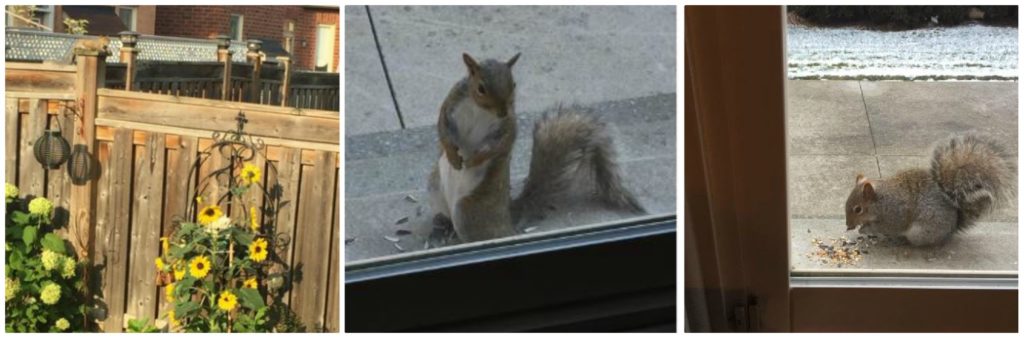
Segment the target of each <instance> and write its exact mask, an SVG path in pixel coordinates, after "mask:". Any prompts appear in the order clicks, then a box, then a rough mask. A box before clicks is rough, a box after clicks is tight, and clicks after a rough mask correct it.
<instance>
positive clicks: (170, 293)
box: [164, 283, 174, 302]
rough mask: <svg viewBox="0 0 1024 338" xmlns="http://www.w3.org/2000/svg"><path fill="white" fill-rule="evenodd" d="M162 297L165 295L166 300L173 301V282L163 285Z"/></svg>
mask: <svg viewBox="0 0 1024 338" xmlns="http://www.w3.org/2000/svg"><path fill="white" fill-rule="evenodd" d="M164 297H167V301H168V302H173V301H174V283H171V284H167V286H165V287H164Z"/></svg>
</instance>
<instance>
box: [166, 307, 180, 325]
mask: <svg viewBox="0 0 1024 338" xmlns="http://www.w3.org/2000/svg"><path fill="white" fill-rule="evenodd" d="M167 321H169V322H171V325H174V326H178V325H181V321H179V320H178V318H175V317H174V310H170V311H167Z"/></svg>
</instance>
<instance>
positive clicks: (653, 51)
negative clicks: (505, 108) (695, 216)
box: [345, 6, 676, 262]
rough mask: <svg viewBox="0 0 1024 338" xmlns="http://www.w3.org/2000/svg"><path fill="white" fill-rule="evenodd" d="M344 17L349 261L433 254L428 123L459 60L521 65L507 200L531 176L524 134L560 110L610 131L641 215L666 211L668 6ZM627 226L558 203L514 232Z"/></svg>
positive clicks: (369, 12) (428, 10) (589, 209)
mask: <svg viewBox="0 0 1024 338" xmlns="http://www.w3.org/2000/svg"><path fill="white" fill-rule="evenodd" d="M345 13H346V18H345V28H346V29H345V39H346V45H345V48H346V49H345V53H346V56H345V59H346V60H345V61H346V64H345V76H346V81H345V100H346V103H345V132H346V136H345V137H346V147H345V148H346V149H345V168H346V181H345V182H346V183H345V185H346V186H345V199H346V207H345V236H346V240H345V243H346V244H345V260H346V261H347V262H353V261H358V260H363V259H369V258H375V257H381V256H388V255H393V254H398V253H401V252H410V251H416V250H423V249H424V248H425V245H438V244H442V243H440V242H438V241H436V238H434V239H431V238H430V235H431V232H432V231H433V225H432V224H431V219H432V217H433V213H432V212H431V210H430V207H429V205H428V203H427V199H426V182H427V175H428V174H429V172H430V169H431V166H432V164H433V163H434V162H435V161H436V160H437V156H438V151H437V144H436V142H437V135H436V130H435V128H434V124H435V123H436V119H437V111H438V109H440V105H441V102H442V101H443V100H444V97H445V96H446V95H447V93H448V90H449V89H450V88H451V86H452V85H453V84H454V83H455V82H456V81H457V80H458V79H459V78H461V77H462V76H464V75H465V72H466V70H465V66H464V64H463V63H462V59H461V54H462V53H463V52H469V53H470V54H472V55H473V56H475V57H477V58H478V59H484V58H497V59H507V58H509V57H511V56H512V55H514V54H515V53H517V52H522V53H523V54H522V57H521V58H520V59H519V62H517V63H516V65H515V68H514V69H513V71H514V76H515V79H516V82H517V85H518V86H517V96H516V108H517V112H518V118H519V130H518V138H517V140H516V144H515V148H514V152H513V154H512V159H513V161H512V176H513V178H512V181H513V186H512V189H513V193H514V194H515V193H518V190H519V189H520V188H521V182H522V180H523V178H524V176H525V175H526V171H527V168H528V165H529V158H530V147H531V142H532V138H531V134H532V128H533V122H534V121H536V120H537V119H539V118H540V117H541V116H542V115H543V114H544V113H550V112H552V111H553V110H554V108H555V107H558V106H559V105H565V106H567V107H568V106H573V107H575V109H578V110H581V111H584V112H586V113H588V114H591V115H595V116H597V117H598V118H600V119H601V120H602V121H604V122H606V123H607V124H608V125H609V128H610V130H611V133H612V136H613V138H614V140H615V145H616V148H617V150H618V153H619V163H620V166H621V167H622V170H623V176H624V179H625V181H626V183H627V186H628V187H629V188H631V189H632V190H633V191H634V192H635V193H636V194H637V195H638V198H639V199H640V202H641V203H642V204H643V205H644V206H645V207H646V208H647V209H648V210H649V211H650V212H651V213H652V214H662V213H674V212H675V210H676V203H675V184H676V181H675V165H676V162H675V157H676V156H675V154H676V150H675V143H676V141H675V140H676V139H675V137H676V136H675V124H676V123H675V121H676V120H675V118H676V111H675V107H676V95H675V92H676V88H675V83H676V80H675V79H676V78H675V76H676V68H675V67H676V65H675V59H676V57H675V50H676V46H675V40H676V39H675V23H676V22H675V7H674V6H667V7H666V6H661V7H653V6H643V7H605V6H599V7H562V6H512V7H497V6H493V7H461V6H460V7H448V6H438V7H415V6H412V7H410V6H401V7H392V6H383V7H377V6H371V7H369V9H367V8H366V7H364V6H346V7H345ZM371 18H372V20H371ZM371 23H372V25H371ZM374 31H376V35H375V34H374ZM375 36H376V38H377V39H376V41H379V45H378V43H377V42H376V41H375V39H374V37H375ZM378 47H379V48H378ZM385 68H386V69H387V70H386V72H385V70H384V69H385ZM388 78H390V83H391V86H390V88H393V92H392V91H391V89H389V86H388ZM392 94H393V96H392ZM395 101H397V103H398V108H397V109H396V107H395V104H394V102H395ZM400 119H401V121H404V123H405V127H406V128H405V129H402V127H401V123H400V122H399V121H400ZM627 217H633V215H630V214H620V213H616V212H611V211H606V210H602V209H600V208H596V207H595V206H594V205H592V204H588V203H565V204H564V205H559V206H558V209H557V210H556V212H552V213H549V217H546V218H545V219H541V220H530V221H529V222H528V224H526V225H525V226H524V229H530V232H531V233H534V232H543V231H548V230H554V229H559V228H565V227H571V226H577V225H583V224H593V223H598V222H604V221H610V220H616V219H622V218H627Z"/></svg>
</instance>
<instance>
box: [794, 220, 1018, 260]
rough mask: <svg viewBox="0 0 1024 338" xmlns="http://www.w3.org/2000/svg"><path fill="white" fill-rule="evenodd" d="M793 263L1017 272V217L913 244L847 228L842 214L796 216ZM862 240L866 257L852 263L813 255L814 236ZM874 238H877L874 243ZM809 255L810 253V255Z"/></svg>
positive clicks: (815, 237)
mask: <svg viewBox="0 0 1024 338" xmlns="http://www.w3.org/2000/svg"><path fill="white" fill-rule="evenodd" d="M789 226H790V233H791V234H792V238H791V242H790V250H791V251H790V265H791V268H792V269H793V270H794V271H813V270H819V269H847V270H857V269H893V270H896V269H912V270H973V271H979V270H981V271H1006V272H1012V273H1016V272H1017V227H1018V225H1017V223H1016V222H1012V223H1010V222H981V223H979V224H977V226H976V227H974V228H972V229H970V230H968V231H966V232H964V233H960V234H957V235H954V236H953V238H951V239H950V240H949V241H948V242H947V243H945V244H943V245H939V246H935V247H926V248H920V247H912V246H908V245H901V244H898V243H895V242H894V241H890V240H886V239H883V238H879V239H878V240H877V241H871V240H870V239H868V238H866V237H865V238H859V237H860V236H863V235H860V234H858V233H857V232H856V231H849V232H847V231H846V225H845V221H844V220H842V219H799V218H798V219H792V220H790V223H789ZM844 236H845V238H846V239H848V240H852V241H859V243H857V244H856V247H858V248H860V249H861V252H862V255H861V259H860V260H859V261H857V262H855V263H853V264H834V263H825V262H823V261H822V259H820V258H817V257H816V256H813V254H814V253H815V252H817V248H816V245H815V244H814V243H812V241H813V240H815V239H818V240H823V241H824V242H825V244H828V242H829V241H828V240H830V239H839V238H842V237H844ZM872 243H873V244H872ZM809 255H810V257H809Z"/></svg>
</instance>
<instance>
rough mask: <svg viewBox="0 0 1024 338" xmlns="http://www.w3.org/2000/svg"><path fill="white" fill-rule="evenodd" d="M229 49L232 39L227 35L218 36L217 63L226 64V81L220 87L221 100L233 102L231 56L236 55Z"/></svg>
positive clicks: (224, 74)
mask: <svg viewBox="0 0 1024 338" xmlns="http://www.w3.org/2000/svg"><path fill="white" fill-rule="evenodd" d="M228 47H231V38H230V37H228V36H227V35H219V36H217V62H220V63H223V64H224V71H223V76H224V79H223V81H222V82H221V85H220V99H221V100H225V101H226V100H231V56H232V54H234V52H232V51H231V50H230V49H228Z"/></svg>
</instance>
